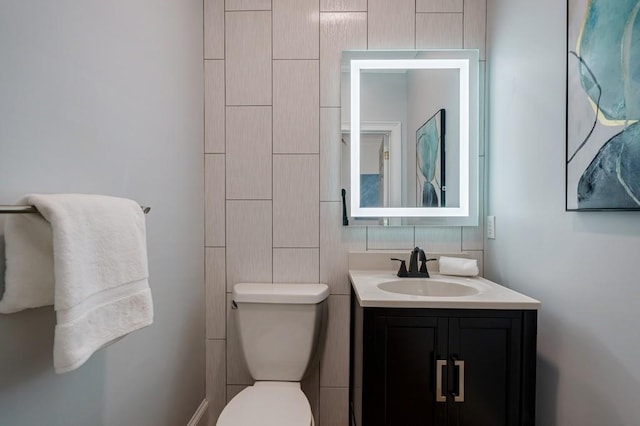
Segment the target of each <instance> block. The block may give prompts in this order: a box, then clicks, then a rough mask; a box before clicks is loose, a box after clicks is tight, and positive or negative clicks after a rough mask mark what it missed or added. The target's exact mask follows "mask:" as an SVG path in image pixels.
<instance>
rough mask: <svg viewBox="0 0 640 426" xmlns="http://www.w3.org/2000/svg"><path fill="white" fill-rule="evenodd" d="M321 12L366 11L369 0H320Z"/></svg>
mask: <svg viewBox="0 0 640 426" xmlns="http://www.w3.org/2000/svg"><path fill="white" fill-rule="evenodd" d="M320 11H321V12H366V11H367V0H320Z"/></svg>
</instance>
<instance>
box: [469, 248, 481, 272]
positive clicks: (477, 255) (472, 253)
mask: <svg viewBox="0 0 640 426" xmlns="http://www.w3.org/2000/svg"><path fill="white" fill-rule="evenodd" d="M467 253H468V254H469V257H470V258H472V259H477V260H478V269H480V276H481V277H483V276H484V251H481V250H468V251H467Z"/></svg>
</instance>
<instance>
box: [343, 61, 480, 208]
mask: <svg viewBox="0 0 640 426" xmlns="http://www.w3.org/2000/svg"><path fill="white" fill-rule="evenodd" d="M376 69H380V70H392V69H396V70H399V69H455V70H459V72H460V207H360V71H361V70H376ZM469 69H470V60H469V59H353V60H351V216H352V217H354V218H358V217H361V218H366V217H425V216H428V217H458V218H464V217H469V211H470V208H469V186H470V183H469V178H470V170H469V149H470V147H469V139H470V134H469V131H470V126H469V116H470V100H469V85H470V81H469V78H470V72H469ZM425 213H427V214H425Z"/></svg>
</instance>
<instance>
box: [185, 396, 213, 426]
mask: <svg viewBox="0 0 640 426" xmlns="http://www.w3.org/2000/svg"><path fill="white" fill-rule="evenodd" d="M208 408H209V402H208V401H207V400H206V399H203V400H202V403H201V404H200V406H199V407H198V409H197V410H196V412H195V413H193V417H191V420H189V423H187V426H206V425H204V424H201V421H202V420H203V419H205V418H206V416H205V415H206V414H207V409H208Z"/></svg>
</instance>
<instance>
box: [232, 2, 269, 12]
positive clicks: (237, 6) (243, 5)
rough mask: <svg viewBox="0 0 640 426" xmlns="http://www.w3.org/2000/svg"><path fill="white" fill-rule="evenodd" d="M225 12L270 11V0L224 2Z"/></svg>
mask: <svg viewBox="0 0 640 426" xmlns="http://www.w3.org/2000/svg"><path fill="white" fill-rule="evenodd" d="M224 8H225V10H227V11H229V10H271V0H226V1H225V4H224Z"/></svg>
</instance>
